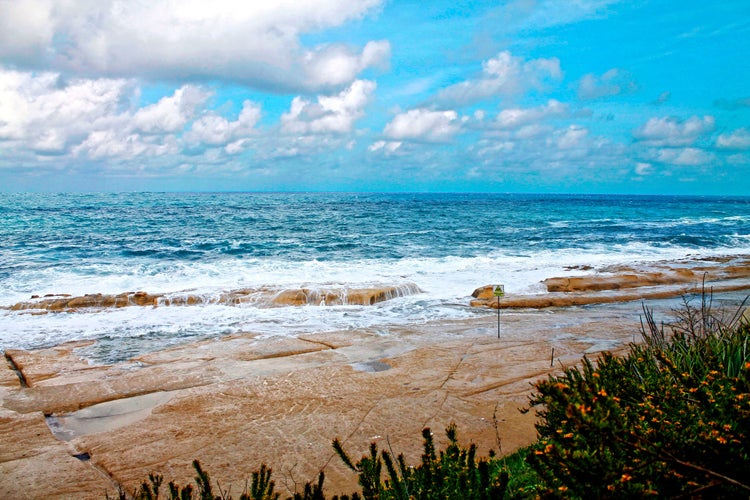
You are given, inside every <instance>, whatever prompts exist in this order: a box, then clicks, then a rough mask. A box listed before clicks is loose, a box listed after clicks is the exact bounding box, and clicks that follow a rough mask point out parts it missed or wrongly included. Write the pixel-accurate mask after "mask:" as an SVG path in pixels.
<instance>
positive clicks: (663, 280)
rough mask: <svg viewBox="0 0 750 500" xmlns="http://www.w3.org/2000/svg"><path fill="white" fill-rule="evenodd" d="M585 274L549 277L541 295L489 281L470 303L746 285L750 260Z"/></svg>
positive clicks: (598, 299)
mask: <svg viewBox="0 0 750 500" xmlns="http://www.w3.org/2000/svg"><path fill="white" fill-rule="evenodd" d="M590 271H591V272H590V274H587V275H585V276H568V277H557V278H549V279H546V280H544V281H543V284H544V285H545V287H546V289H547V293H545V294H537V295H506V296H504V297H500V298H499V299H498V298H497V297H495V296H494V295H493V289H492V285H486V286H482V287H480V288H477V289H476V290H474V293H472V297H474V300H472V301H471V305H472V306H474V307H490V308H494V309H497V308H500V309H508V308H533V309H542V308H547V307H570V306H581V305H590V304H608V303H614V302H629V301H638V300H656V299H665V298H671V297H679V296H681V295H686V294H699V293H702V292H703V291H704V290H705V291H707V292H711V291H714V292H730V291H737V290H750V259H748V258H747V257H744V256H740V257H734V258H717V259H715V260H708V259H702V260H699V261H689V260H686V261H678V262H663V263H656V264H649V265H648V266H644V267H643V268H640V269H635V268H632V267H624V266H616V267H605V268H602V269H600V270H590Z"/></svg>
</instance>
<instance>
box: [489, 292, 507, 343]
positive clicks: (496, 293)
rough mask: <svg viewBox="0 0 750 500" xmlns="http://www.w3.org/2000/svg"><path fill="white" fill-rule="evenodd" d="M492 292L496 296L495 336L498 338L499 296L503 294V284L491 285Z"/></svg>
mask: <svg viewBox="0 0 750 500" xmlns="http://www.w3.org/2000/svg"><path fill="white" fill-rule="evenodd" d="M492 294H493V295H494V296H495V297H497V338H500V297H503V296H504V295H505V286H504V285H493V287H492Z"/></svg>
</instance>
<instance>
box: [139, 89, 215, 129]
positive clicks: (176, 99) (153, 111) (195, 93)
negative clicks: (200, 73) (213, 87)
mask: <svg viewBox="0 0 750 500" xmlns="http://www.w3.org/2000/svg"><path fill="white" fill-rule="evenodd" d="M209 97H210V94H209V93H208V92H206V91H204V90H202V89H200V88H198V87H195V86H192V85H184V86H182V87H180V88H179V89H177V90H176V91H175V93H174V95H171V96H167V97H162V98H161V99H160V100H159V101H158V102H156V103H154V104H151V105H150V106H146V107H145V108H141V109H139V110H138V111H137V112H136V113H135V115H134V116H133V124H134V126H135V128H136V129H138V130H140V131H141V132H144V133H146V134H159V133H164V132H176V131H178V130H182V129H183V128H184V127H185V124H186V123H187V122H188V121H189V120H191V119H192V118H193V117H194V116H195V113H196V110H197V109H198V108H199V107H201V106H203V104H205V102H206V100H207V99H208V98H209Z"/></svg>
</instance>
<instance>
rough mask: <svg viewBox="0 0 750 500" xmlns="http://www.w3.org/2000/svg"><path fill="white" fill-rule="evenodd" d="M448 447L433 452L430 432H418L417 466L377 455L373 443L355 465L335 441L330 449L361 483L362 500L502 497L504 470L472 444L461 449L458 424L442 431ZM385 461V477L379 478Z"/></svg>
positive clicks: (487, 499)
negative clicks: (420, 441) (421, 440)
mask: <svg viewBox="0 0 750 500" xmlns="http://www.w3.org/2000/svg"><path fill="white" fill-rule="evenodd" d="M446 435H447V436H448V441H449V445H448V447H447V448H446V449H445V451H441V452H440V456H439V457H438V455H437V454H436V453H435V445H434V442H433V439H432V432H431V431H430V429H429V428H426V429H424V430H423V431H422V437H423V438H424V453H423V454H422V463H421V464H419V465H418V466H416V467H409V466H407V465H406V463H405V460H404V456H403V455H399V456H398V457H397V458H396V462H395V463H394V459H393V457H392V455H391V454H390V453H389V452H387V451H385V450H383V451H382V452H381V453H380V454H378V449H377V445H376V444H375V443H372V444H371V445H370V454H369V455H365V456H363V457H362V459H361V460H360V461H359V462H357V463H356V464H354V463H353V462H352V460H351V459H350V458H349V456H348V455H347V454H346V452H345V451H344V449H343V447H342V446H341V443H340V442H339V441H338V440H337V439H336V440H334V442H333V447H334V449H335V450H336V453H337V454H338V455H339V457H341V460H342V461H343V462H344V463H345V464H346V465H347V466H348V467H349V468H350V469H352V470H353V471H355V472H357V473H358V475H359V485H360V486H361V487H362V496H363V497H364V499H365V500H371V499H372V500H375V499H377V500H390V499H399V500H400V499H410V498H414V499H425V500H427V499H437V498H440V499H446V500H449V499H455V500H471V499H477V500H480V499H481V500H485V499H486V500H494V499H501V498H503V497H504V495H505V491H506V489H507V485H508V472H507V471H506V470H505V469H500V468H499V467H498V464H499V461H498V460H497V459H495V458H493V456H494V454H493V453H490V458H489V459H488V458H480V459H478V460H477V457H476V446H475V445H474V444H471V445H470V446H469V447H468V448H463V447H461V446H460V445H459V444H458V439H457V437H456V426H455V424H451V425H450V426H449V427H448V429H446ZM383 465H385V469H386V472H387V474H385V475H387V478H386V479H383V476H384V474H383Z"/></svg>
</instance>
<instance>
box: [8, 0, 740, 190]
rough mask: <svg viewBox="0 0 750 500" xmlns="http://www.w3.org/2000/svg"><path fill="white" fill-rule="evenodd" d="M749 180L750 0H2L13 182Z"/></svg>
mask: <svg viewBox="0 0 750 500" xmlns="http://www.w3.org/2000/svg"><path fill="white" fill-rule="evenodd" d="M16 191H41V192H45V191H55V192H58V191H63V192H65V191H348V192H362V191H381V192H402V191H403V192H422V191H426V192H445V191H447V192H525V193H576V194H578V193H592V194H593V193H598V194H610V193H611V194H691V195H750V2H748V1H747V0H722V1H721V2H706V1H705V0H680V1H671V0H654V1H648V0H626V1H617V0H508V1H492V2H490V1H461V0H432V1H401V0H305V1H299V0H263V1H258V0H247V1H236V0H211V1H206V0H149V1H146V0H0V192H16Z"/></svg>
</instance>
